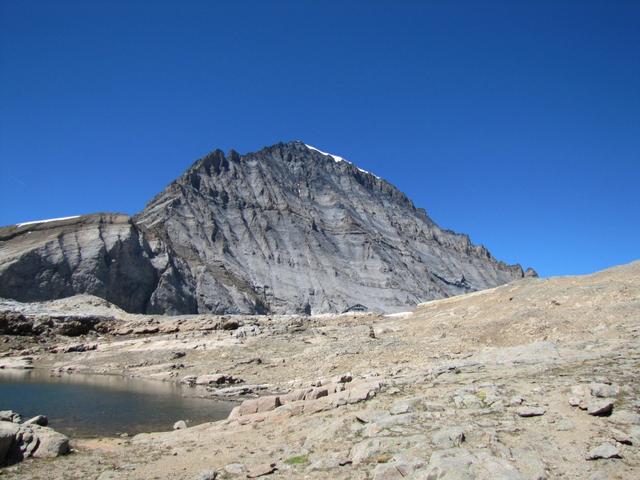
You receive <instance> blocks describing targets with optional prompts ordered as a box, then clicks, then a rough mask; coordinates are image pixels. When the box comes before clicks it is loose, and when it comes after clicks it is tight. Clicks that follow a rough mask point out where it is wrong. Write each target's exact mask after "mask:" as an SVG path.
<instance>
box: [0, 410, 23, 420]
mask: <svg viewBox="0 0 640 480" xmlns="http://www.w3.org/2000/svg"><path fill="white" fill-rule="evenodd" d="M0 422H13V423H22V416H21V415H20V414H19V413H18V412H14V411H13V410H1V411H0Z"/></svg>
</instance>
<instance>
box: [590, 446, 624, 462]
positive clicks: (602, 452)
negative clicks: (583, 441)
mask: <svg viewBox="0 0 640 480" xmlns="http://www.w3.org/2000/svg"><path fill="white" fill-rule="evenodd" d="M585 458H586V459H587V460H598V459H601V458H621V457H620V452H619V451H618V449H617V448H616V447H615V446H614V445H612V444H610V443H603V444H602V445H600V446H598V447H596V448H592V449H591V450H589V453H587V456H586V457H585Z"/></svg>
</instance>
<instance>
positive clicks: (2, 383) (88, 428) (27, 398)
mask: <svg viewBox="0 0 640 480" xmlns="http://www.w3.org/2000/svg"><path fill="white" fill-rule="evenodd" d="M183 393H184V390H183V388H182V387H180V386H179V385H176V384H170V383H165V382H154V381H148V380H146V381H145V380H140V379H127V378H121V377H115V376H103V375H78V374H72V375H67V374H65V375H62V376H61V377H58V376H51V374H50V373H49V372H46V371H38V370H27V371H13V372H11V371H2V370H0V410H14V411H16V412H19V413H20V414H22V418H23V419H24V420H26V419H28V418H30V417H32V416H35V415H38V414H42V415H46V416H47V417H49V426H51V427H52V428H54V429H56V430H58V431H60V432H62V433H65V434H66V435H69V436H71V437H76V438H78V437H99V436H113V435H117V434H120V433H125V432H126V433H129V434H136V433H141V432H154V431H163V430H171V428H172V427H173V424H174V423H175V422H176V421H177V420H186V421H187V424H188V425H189V426H193V425H197V424H199V423H205V422H212V421H215V420H221V419H223V418H226V417H227V415H228V414H229V412H230V411H231V409H232V408H233V407H234V406H235V405H237V404H235V403H233V402H221V401H216V400H208V399H203V398H190V397H184V396H183Z"/></svg>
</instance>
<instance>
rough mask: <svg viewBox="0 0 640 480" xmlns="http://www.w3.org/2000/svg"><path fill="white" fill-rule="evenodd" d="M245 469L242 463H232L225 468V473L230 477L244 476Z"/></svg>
mask: <svg viewBox="0 0 640 480" xmlns="http://www.w3.org/2000/svg"><path fill="white" fill-rule="evenodd" d="M244 470H245V468H244V465H243V464H242V463H230V464H229V465H226V466H225V467H224V471H225V472H227V473H228V474H230V475H242V473H243V472H244Z"/></svg>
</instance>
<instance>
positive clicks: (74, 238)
mask: <svg viewBox="0 0 640 480" xmlns="http://www.w3.org/2000/svg"><path fill="white" fill-rule="evenodd" d="M149 253H150V252H149V247H148V245H147V244H146V242H145V241H144V239H143V238H142V236H141V235H140V233H139V231H138V229H137V228H136V226H135V225H134V224H133V222H131V219H130V218H129V217H128V216H126V215H117V214H97V215H86V216H82V217H76V218H70V219H66V220H60V221H55V222H39V223H30V224H22V225H14V226H10V227H5V228H0V297H5V298H13V299H16V300H19V301H22V302H33V301H42V300H50V299H55V298H63V297H69V296H72V295H75V294H79V293H89V294H92V295H95V296H98V297H101V298H104V299H106V300H108V301H110V302H112V303H115V304H116V305H118V306H120V307H121V308H123V309H124V310H127V311H130V312H144V311H146V310H147V305H148V302H149V297H150V296H151V294H152V292H153V291H154V290H155V288H156V284H157V282H158V278H157V270H156V268H155V266H154V265H153V263H152V260H151V258H150V255H149Z"/></svg>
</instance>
